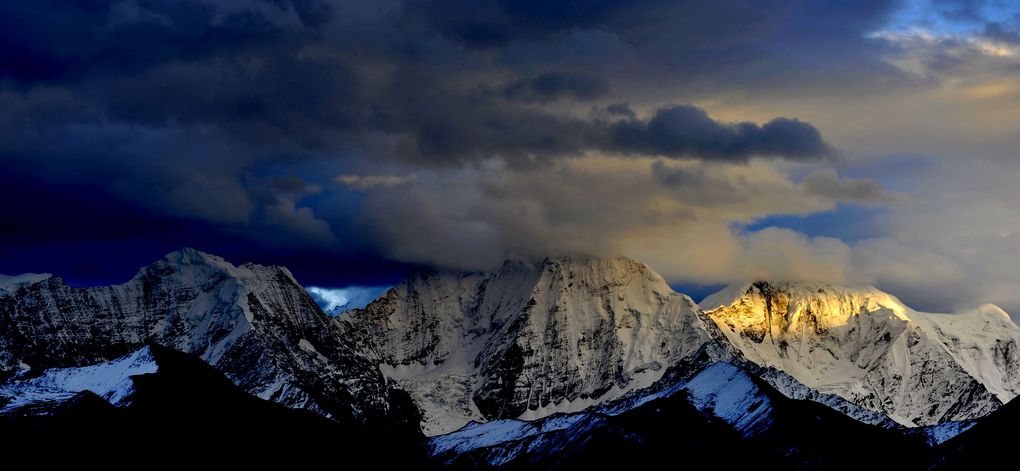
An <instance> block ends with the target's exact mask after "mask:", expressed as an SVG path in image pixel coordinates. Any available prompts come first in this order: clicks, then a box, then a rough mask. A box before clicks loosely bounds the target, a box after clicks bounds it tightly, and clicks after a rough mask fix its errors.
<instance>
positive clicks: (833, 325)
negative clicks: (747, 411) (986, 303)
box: [702, 282, 1017, 426]
mask: <svg viewBox="0 0 1020 471" xmlns="http://www.w3.org/2000/svg"><path fill="white" fill-rule="evenodd" d="M702 305H703V306H704V307H705V308H706V309H709V311H708V316H709V317H710V318H711V319H712V320H713V321H715V323H716V324H717V325H718V326H719V328H720V329H721V330H722V331H723V332H724V333H725V335H726V337H727V338H728V339H729V341H730V343H731V344H732V345H734V346H735V347H736V348H738V349H739V350H740V351H741V352H742V353H743V355H744V356H745V357H746V358H747V359H748V360H750V361H751V362H754V363H756V364H758V365H760V366H763V367H767V368H773V369H776V370H780V371H783V372H785V373H787V374H789V375H790V376H792V377H793V378H795V379H796V380H798V381H799V382H800V383H803V384H804V385H806V386H808V387H810V388H812V389H815V390H817V391H820V392H822V393H828V394H834V395H838V396H840V397H843V398H845V399H847V400H848V401H850V402H852V403H854V404H857V405H859V406H862V407H865V408H867V409H871V410H875V411H880V412H883V413H885V414H887V415H888V416H889V417H891V418H892V419H894V420H896V421H897V422H900V423H901V424H904V425H907V426H918V425H933V424H937V423H942V422H946V421H958V420H966V419H971V418H975V417H981V416H984V415H987V414H988V413H990V412H992V411H993V410H995V409H996V408H998V407H999V406H1000V405H1001V404H1002V402H1003V401H1004V400H1008V399H1011V398H1012V396H1014V395H1015V393H1013V392H1012V391H1013V390H1014V389H1015V387H1016V386H1015V384H1016V383H1015V379H1014V375H1015V371H1016V365H1017V364H1016V363H1015V362H1016V352H1015V345H1016V340H1015V339H1016V338H1017V337H1016V332H1017V329H1016V326H1015V325H1013V324H1012V322H1010V321H1009V320H1008V317H1003V316H1001V315H999V316H997V317H994V318H993V317H989V316H986V315H971V316H970V317H971V318H972V319H976V320H968V319H967V318H965V317H961V316H955V315H946V314H942V315H940V314H922V313H918V312H916V311H913V310H912V309H909V308H908V307H906V306H904V305H903V304H902V303H900V302H899V300H897V299H896V298H894V297H892V296H890V295H888V294H886V293H883V292H881V291H878V290H876V289H874V288H869V287H862V288H847V287H839V286H830V285H819V284H809V283H766V282H758V283H754V284H751V285H742V286H735V287H730V288H728V289H726V290H723V291H722V292H721V293H719V294H718V295H713V296H711V297H709V298H708V299H706V300H705V301H703V302H702ZM987 319H992V321H989V322H994V324H995V325H994V326H992V325H991V324H987V323H985V321H986V320H987ZM975 322H978V323H980V324H981V325H975ZM975 330H978V331H982V332H984V333H985V335H986V336H988V337H990V339H979V338H976V337H974V336H973V335H971V336H968V335H965V334H963V333H964V332H973V331H975ZM954 339H955V340H954ZM975 344H982V345H985V347H984V348H983V349H982V350H980V351H979V352H977V353H975V352H973V351H971V349H970V348H969V346H972V345H975ZM978 372H980V374H978ZM763 377H764V378H766V379H771V380H773V381H776V379H777V378H775V377H770V376H769V375H763ZM990 378H992V379H994V381H990V380H989V379H990ZM775 385H776V386H777V387H779V389H783V387H782V384H781V383H780V382H778V381H777V382H776V383H775Z"/></svg>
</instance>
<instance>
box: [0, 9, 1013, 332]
mask: <svg viewBox="0 0 1020 471" xmlns="http://www.w3.org/2000/svg"><path fill="white" fill-rule="evenodd" d="M1018 180H1020V5H1017V4H1016V2H1008V1H994V0H988V1H945V2H942V1H926V0H913V1H879V0H864V1H860V2H845V1H835V0H832V1H811V0H796V1H795V0H789V1H784V0H763V1H755V2H747V1H731V0H714V1H704V2H696V1H664V0H630V1H612V0H604V1H599V0H578V1H559V0H544V1H533V0H518V1H509V0H471V1H462V0H453V1H433V0H370V1H361V0H346V1H335V2H334V1H325V0H249V1H245V0H174V1H170V0H123V1H99V0H77V1H71V2H68V1H55V0H54V1H48V0H6V1H4V2H0V201H2V202H3V216H2V217H0V273H8V274H12V273H21V272H52V273H56V274H59V275H61V276H62V277H64V278H65V279H66V280H68V281H69V282H71V283H73V284H77V285H94V284H104V283H113V282H119V281H123V280H126V279H128V278H130V277H131V276H132V275H133V274H134V272H135V271H136V270H137V269H138V268H139V267H140V266H142V265H145V264H147V263H150V262H151V261H153V260H156V259H158V258H159V257H161V256H162V255H163V254H165V253H167V252H170V251H172V250H175V249H177V248H180V247H194V248H197V249H200V250H204V251H207V252H211V253H215V254H218V255H221V256H224V257H225V258H227V259H228V260H231V261H234V262H236V263H241V262H245V261H254V262H258V263H273V264H282V265H285V266H288V267H289V268H290V269H291V270H292V271H293V272H294V273H295V275H296V276H297V278H298V279H299V280H300V281H301V282H302V283H304V284H306V285H314V286H322V287H345V286H351V285H354V286H370V287H374V286H385V285H388V284H392V283H394V282H396V281H397V280H399V279H400V278H401V277H402V276H403V275H404V274H405V273H407V272H408V271H409V270H413V269H416V268H418V267H434V268H440V269H449V270H486V269H489V268H491V267H493V266H495V265H498V264H499V263H500V261H501V260H503V259H505V258H507V257H518V258H520V257H523V258H528V259H535V260H540V259H542V258H544V257H547V256H556V255H563V254H581V255H592V256H615V255H623V256H628V257H631V258H634V259H637V260H640V261H643V262H645V263H647V264H649V265H650V266H651V267H652V268H654V269H655V270H656V271H658V272H659V273H661V274H662V275H663V276H664V277H665V278H666V279H667V280H668V281H669V282H670V283H671V284H673V285H675V286H678V287H682V288H683V289H685V290H689V291H690V292H692V293H703V292H705V291H706V290H708V289H710V287H714V286H718V285H722V284H726V283H732V282H741V281H747V280H754V279H776V280H793V281H797V280H812V281H824V282H832V283H844V284H873V285H875V286H877V287H879V288H882V289H885V290H887V291H889V292H891V293H893V294H895V295H897V296H899V297H900V298H901V299H902V300H904V301H905V302H906V303H908V304H909V305H911V306H913V307H915V308H918V309H923V310H933V311H952V310H958V309H964V308H967V307H972V306H975V305H977V304H980V303H984V302H992V303H996V304H999V305H1000V306H1002V307H1003V308H1005V309H1006V310H1007V311H1009V312H1012V313H1014V314H1020V289H1017V288H1018V286H1020V263H1018V262H1020V205H1016V204H1014V202H1015V201H1018V200H1020V185H1017V184H1016V182H1017V181H1018Z"/></svg>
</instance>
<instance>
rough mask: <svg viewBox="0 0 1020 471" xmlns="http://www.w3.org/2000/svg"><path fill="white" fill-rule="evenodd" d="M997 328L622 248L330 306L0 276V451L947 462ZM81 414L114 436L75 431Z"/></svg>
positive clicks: (151, 281) (920, 465)
mask: <svg viewBox="0 0 1020 471" xmlns="http://www.w3.org/2000/svg"><path fill="white" fill-rule="evenodd" d="M1018 341H1020V328H1018V327H1017V326H1016V325H1015V324H1014V323H1013V322H1012V321H1011V319H1010V318H1009V316H1008V315H1006V313H1004V312H1003V311H1002V310H1001V309H999V308H997V307H995V306H992V305H984V306H980V307H978V308H976V309H974V310H971V311H968V312H964V313H956V314H936V313H923V312H918V311H915V310H913V309H911V308H909V307H907V306H906V305H904V304H903V303H902V302H900V301H899V300H898V299H897V298H895V297H894V296H892V295H889V294H887V293H884V292H882V291H880V290H877V289H875V288H873V287H848V286H837V285H830V284H819V283H805V282H776V281H758V282H753V283H747V284H737V285H733V286H729V287H727V288H725V289H723V290H722V291H720V292H719V293H716V294H714V295H711V296H709V297H708V298H706V299H705V300H703V301H702V302H701V303H700V304H699V303H695V302H694V301H693V300H692V299H691V298H690V297H688V296H686V295H684V294H681V293H677V292H675V291H674V290H673V289H672V288H670V286H669V285H668V284H667V283H666V281H665V280H664V279H663V278H662V277H661V276H659V275H658V274H656V273H655V272H654V271H653V270H652V269H651V268H650V267H648V266H647V265H644V264H642V263H639V262H635V261H632V260H629V259H625V258H594V257H556V258H549V259H546V260H544V261H541V262H539V263H533V262H530V261H524V260H508V261H507V262H505V263H503V265H502V266H501V267H499V268H498V269H496V270H493V271H491V272H486V273H459V272H449V271H437V270H422V271H419V272H416V273H413V274H411V275H410V276H408V277H407V278H406V279H405V280H404V281H402V282H401V283H399V284H398V285H396V286H395V287H393V288H392V289H390V290H389V291H387V292H385V293H384V294H383V295H382V296H380V297H379V298H378V299H376V300H375V301H373V302H371V303H370V304H368V305H367V306H366V307H364V308H362V309H353V310H350V311H347V312H343V313H341V314H339V315H335V316H332V315H327V314H326V313H324V312H323V311H322V310H321V309H320V308H319V307H318V305H317V304H316V302H315V301H314V299H313V298H312V297H311V296H310V295H309V294H308V292H307V291H306V290H305V289H304V288H303V287H302V286H301V285H300V284H299V283H298V282H297V280H295V278H294V276H293V275H292V274H291V273H290V272H289V271H288V270H287V269H286V268H283V267H275V266H273V267H267V266H260V265H254V264H245V265H241V266H234V265H232V264H230V263H229V262H227V261H225V260H223V259H222V258H219V257H216V256H213V255H210V254H205V253H202V252H199V251H196V250H192V249H183V250H180V251H177V252H173V253H171V254H169V255H167V256H166V257H164V258H163V259H161V260H159V261H157V262H155V263H154V264H152V265H149V266H147V267H144V268H142V269H141V270H140V271H139V272H138V273H137V275H135V276H134V277H133V278H132V279H131V280H129V281H127V282H125V283H123V284H119V285H112V286H101V287H90V288H81V287H73V286H69V285H67V284H66V283H64V282H63V281H62V280H61V279H60V278H59V277H57V276H51V275H19V276H14V277H0V440H4V441H5V442H10V443H14V442H13V441H11V440H14V439H11V438H7V437H20V438H19V439H18V440H20V441H18V443H29V442H30V443H33V444H36V445H39V444H40V443H43V442H44V441H42V440H27V439H26V438H25V437H40V436H53V437H64V438H63V440H64V441H66V442H68V443H64V444H63V445H61V446H65V447H69V446H72V445H76V446H80V445H82V444H83V443H88V444H89V447H99V448H102V449H104V450H107V451H108V452H109V453H113V454H117V453H120V451H123V450H127V449H128V448H130V449H133V450H138V449H140V448H139V447H140V446H141V445H140V444H139V443H140V442H139V439H138V438H137V437H139V436H141V437H155V436H159V437H178V438H179V437H181V436H182V435H190V436H192V438H193V439H198V438H196V437H197V436H196V435H194V432H195V431H196V430H198V429H213V430H217V429H218V430H228V429H229V430H230V432H229V433H217V434H215V435H216V436H217V441H216V443H236V442H235V440H241V438H240V437H242V436H250V435H253V433H254V432H253V431H254V430H263V431H265V430H270V429H272V430H276V432H264V433H269V434H270V435H274V434H281V433H282V434H283V435H286V437H285V439H284V438H282V439H280V440H267V437H266V436H265V435H264V434H262V435H259V434H255V435H259V437H260V440H255V441H257V442H259V443H260V445H259V448H260V449H261V450H262V453H263V454H264V455H265V456H267V457H268V456H273V457H276V458H279V459H283V460H286V459H287V456H290V455H294V456H297V455H300V456H301V457H307V456H309V455H308V453H309V452H308V450H309V449H311V448H314V446H313V445H317V444H321V443H330V445H328V446H332V447H334V448H336V449H337V450H342V452H343V453H344V455H357V457H358V458H356V459H355V458H350V460H349V461H348V462H360V461H357V460H360V459H364V458H366V457H367V456H370V455H373V454H378V453H376V451H377V450H386V451H388V452H390V453H387V454H386V455H387V456H388V457H389V458H388V459H394V458H395V457H400V458H401V459H403V460H404V461H406V462H408V463H415V464H417V465H420V466H455V467H490V466H502V467H532V466H539V467H561V468H562V467H577V466H581V465H599V464H609V463H619V464H635V463H649V464H650V463H655V462H656V460H661V459H666V458H668V457H670V456H677V454H682V456H684V457H685V459H686V460H687V462H690V463H716V464H718V463H719V461H718V459H719V458H718V457H719V456H728V457H729V458H728V459H729V460H730V461H729V462H728V464H729V465H731V466H736V465H743V464H746V465H752V464H753V463H762V462H763V460H766V461H765V462H768V463H771V464H772V465H773V466H774V467H779V468H790V469H844V468H846V469H849V468H852V467H856V468H859V467H860V466H863V465H868V464H869V463H868V459H869V457H873V456H876V455H881V456H885V455H888V456H892V457H893V458H892V459H891V460H890V461H887V462H885V463H884V464H883V466H889V467H892V466H893V465H895V466H896V467H898V468H907V469H929V468H933V467H935V468H938V467H941V468H944V469H950V468H956V467H961V466H964V465H966V463H968V462H971V461H973V460H970V458H968V457H970V456H978V455H979V454H980V453H982V452H983V451H985V450H988V451H989V452H991V450H990V448H989V446H988V445H987V443H988V440H985V439H982V438H980V437H984V436H989V435H994V433H995V432H994V431H996V430H1003V429H1006V427H1007V425H1005V424H1009V419H1008V418H1009V417H1012V416H1013V415H1016V414H1015V413H1013V410H1012V409H1013V408H1014V407H1013V406H1014V405H1015V404H1014V403H1012V402H1010V401H1011V400H1012V399H1013V398H1014V397H1015V396H1016V395H1017V394H1018V393H1020V358H1018V355H1020V353H1018V351H1017V343H1018ZM225 397H229V398H233V399H230V400H229V401H227V400H225V399H224V398H225ZM239 397H244V398H246V399H243V400H241V399H237V398H239ZM226 402H229V403H231V404H234V405H231V406H229V407H228V406H227V405H225V404H226ZM154 404H155V405H154ZM161 410H162V411H168V410H173V411H175V412H174V414H173V417H174V418H177V419H179V420H170V416H168V415H167V414H166V413H157V412H156V411H161ZM262 416H265V421H263V422H262V423H261V426H256V425H251V426H248V425H244V426H241V425H239V424H248V423H249V422H252V423H253V424H257V423H258V422H259V421H257V420H255V421H253V418H255V417H262ZM241 418H243V420H242V419H241ZM225 423H226V424H228V425H224V424H225ZM97 424H102V430H103V432H102V434H101V435H100V436H102V437H120V438H118V439H116V440H114V439H110V440H98V442H101V445H96V444H94V443H95V442H96V441H97V440H96V439H95V438H96V436H95V434H94V433H93V432H95V431H96V430H99V425H97ZM182 424H187V425H186V426H185V425H182ZM270 424H283V425H280V426H279V427H280V428H274V427H276V426H275V425H274V426H273V427H268V425H270ZM282 430H288V431H289V430H295V432H294V433H291V432H282ZM297 430H301V432H300V433H298V432H296V431H297ZM71 437H76V438H71ZM82 437H90V439H88V440H84V439H83V438H82ZM124 437H132V439H127V438H124ZM298 437H301V438H300V439H299V438H298ZM330 437H332V438H333V439H335V440H333V439H331V438H330ZM244 440H246V441H248V442H252V439H251V438H250V437H249V438H245V439H244ZM146 443H149V442H146ZM149 444H150V445H151V443H149ZM302 444H304V446H302ZM834 445H838V446H834ZM847 447H867V449H868V453H866V454H861V453H857V452H855V451H853V450H851V449H849V448H847ZM86 448H88V447H86ZM142 448H146V447H144V446H143V447H142ZM146 449H148V448H146ZM226 459H229V458H226ZM375 462H376V463H378V461H375Z"/></svg>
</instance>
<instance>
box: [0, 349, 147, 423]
mask: <svg viewBox="0 0 1020 471" xmlns="http://www.w3.org/2000/svg"><path fill="white" fill-rule="evenodd" d="M156 370H157V365H156V361H155V360H154V359H153V358H152V352H151V351H150V350H149V347H143V348H141V349H139V350H137V351H135V352H133V353H131V354H129V355H125V356H123V357H120V358H117V359H115V360H111V361H109V362H106V363H100V364H97V365H91V366H82V367H77V368H51V369H48V370H46V371H45V372H44V373H43V374H42V375H41V376H37V377H34V378H30V379H25V380H21V381H17V380H16V381H14V382H13V383H9V384H5V385H3V386H0V397H4V398H6V399H7V400H8V401H9V402H8V403H7V404H6V405H5V406H4V407H3V409H0V412H8V411H12V410H15V409H19V408H22V407H25V406H30V405H34V404H41V403H48V402H55V401H61V400H65V399H69V398H71V397H72V396H74V395H75V394H77V393H79V392H82V391H92V392H93V393H96V394H97V395H99V396H101V397H103V398H104V399H106V400H107V401H109V402H110V403H111V404H113V405H120V404H122V403H123V402H124V400H125V399H126V398H127V397H128V396H129V395H130V394H131V392H132V390H133V383H132V381H131V377H132V376H135V375H141V374H146V373H155V372H156Z"/></svg>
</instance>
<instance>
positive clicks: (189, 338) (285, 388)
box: [0, 249, 416, 423]
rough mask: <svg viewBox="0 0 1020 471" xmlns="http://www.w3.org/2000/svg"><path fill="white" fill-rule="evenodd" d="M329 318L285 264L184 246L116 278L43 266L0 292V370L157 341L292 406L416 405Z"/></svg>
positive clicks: (373, 416)
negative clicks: (79, 275) (77, 278)
mask: <svg viewBox="0 0 1020 471" xmlns="http://www.w3.org/2000/svg"><path fill="white" fill-rule="evenodd" d="M330 326H331V324H330V320H329V319H328V318H327V317H326V316H325V315H324V314H323V313H322V312H321V310H319V308H318V306H317V305H316V304H315V302H314V301H313V300H312V299H311V298H310V297H309V296H308V294H307V293H306V292H305V290H304V288H302V287H301V286H300V285H299V284H298V283H297V282H296V281H295V280H294V277H293V276H292V275H291V274H290V272H289V271H288V270H287V269H285V268H282V267H266V266H259V265H252V264H248V265H242V266H239V267H235V266H233V265H231V264H230V263H228V262H226V261H225V260H223V259H222V258H219V257H215V256H212V255H208V254H204V253H201V252H198V251H195V250H190V249H185V250H181V251H177V252H174V253H171V254H169V255H167V256H166V257H165V258H163V259H162V260H160V261H158V262H156V263H154V264H152V265H150V266H148V267H145V268H143V269H142V270H140V271H139V272H138V274H137V275H136V276H135V277H134V278H132V279H131V280H129V281H128V282H126V283H123V284H120V285H113V286H101V287H95V288H76V287H71V286H68V285H66V284H65V283H64V282H63V281H62V280H61V279H60V278H59V277H36V279H35V281H34V282H31V283H19V284H17V285H16V288H15V289H13V290H8V291H7V292H6V293H0V371H3V373H2V374H3V375H4V376H6V377H11V376H24V375H31V374H34V372H36V371H41V370H45V369H48V368H54V367H74V366H83V365H89V364H95V363H100V362H104V361H109V360H112V359H114V358H117V357H119V356H122V355H124V354H127V353H129V352H132V351H135V350H137V349H138V348H140V347H142V346H143V345H144V344H145V343H146V342H154V343H157V344H159V345H163V346H167V347H171V348H174V349H176V350H180V351H183V352H187V353H193V354H196V355H199V356H200V357H201V358H202V359H204V360H205V361H207V362H208V363H210V364H211V365H213V366H215V367H216V368H217V369H219V370H220V371H222V372H223V373H224V374H225V375H226V376H227V377H228V378H229V379H230V380H231V381H233V382H234V383H235V384H237V385H238V386H240V387H241V388H242V389H244V390H246V391H248V392H249V393H251V394H253V395H255V396H258V397H261V398H264V399H272V400H273V401H276V402H280V403H283V404H286V405H288V406H291V407H298V408H306V409H310V410H313V411H316V412H319V413H321V414H324V415H327V416H332V417H334V418H336V419H338V420H341V421H343V420H357V421H363V422H380V423H381V422H387V421H389V420H391V419H393V418H394V417H400V418H397V419H395V420H398V421H402V420H408V419H407V417H409V416H408V414H410V417H413V416H414V414H413V411H406V410H401V411H400V414H394V413H392V412H394V411H393V410H392V409H394V408H400V407H402V406H401V405H402V404H404V405H406V404H408V403H407V399H406V396H404V395H402V394H401V393H399V392H394V391H392V390H391V389H390V388H388V387H387V385H386V383H385V379H384V378H383V377H382V375H381V374H380V372H379V370H378V369H377V367H376V365H375V364H374V363H373V362H372V361H370V360H369V359H367V358H364V357H362V356H360V355H358V354H357V353H356V352H357V348H356V345H355V344H354V343H353V341H352V340H351V339H348V338H344V337H340V336H337V335H336V333H335V331H334V330H332V329H331V328H330ZM410 421H412V422H416V420H415V419H413V418H411V419H410Z"/></svg>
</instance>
